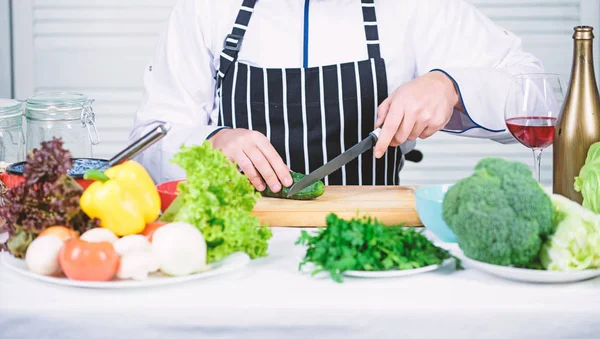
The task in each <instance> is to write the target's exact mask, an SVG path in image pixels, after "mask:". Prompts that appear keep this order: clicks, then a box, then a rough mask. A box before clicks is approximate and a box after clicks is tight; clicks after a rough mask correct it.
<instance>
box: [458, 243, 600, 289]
mask: <svg viewBox="0 0 600 339" xmlns="http://www.w3.org/2000/svg"><path fill="white" fill-rule="evenodd" d="M459 252H460V253H456V256H457V257H459V258H460V259H461V260H462V261H463V263H464V264H466V265H468V266H470V267H472V268H474V269H476V270H479V271H482V272H485V273H488V274H491V275H494V276H497V277H500V278H504V279H509V280H516V281H524V282H530V283H572V282H578V281H583V280H588V279H592V278H596V277H600V269H593V270H584V271H570V272H557V271H544V270H532V269H527V268H516V267H509V266H499V265H493V264H488V263H484V262H481V261H478V260H474V259H471V258H468V257H467V256H465V255H464V254H463V253H462V251H459Z"/></svg>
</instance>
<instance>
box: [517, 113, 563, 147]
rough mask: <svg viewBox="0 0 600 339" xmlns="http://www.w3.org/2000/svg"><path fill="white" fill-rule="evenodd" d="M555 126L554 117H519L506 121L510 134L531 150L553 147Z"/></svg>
mask: <svg viewBox="0 0 600 339" xmlns="http://www.w3.org/2000/svg"><path fill="white" fill-rule="evenodd" d="M555 124H556V118H554V117H517V118H510V119H508V120H506V126H508V130H509V131H510V133H512V135H513V136H514V137H515V138H516V139H517V140H519V142H520V143H522V144H523V145H525V146H527V147H529V148H545V147H548V146H550V145H552V141H553V140H554V125H555Z"/></svg>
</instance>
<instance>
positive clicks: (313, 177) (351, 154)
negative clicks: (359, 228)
mask: <svg viewBox="0 0 600 339" xmlns="http://www.w3.org/2000/svg"><path fill="white" fill-rule="evenodd" d="M380 132H381V128H378V129H376V130H374V131H373V132H371V133H369V136H368V137H366V138H365V139H363V140H362V141H361V142H359V143H358V144H356V145H354V146H352V147H351V148H350V149H348V150H347V151H346V152H344V153H342V154H340V155H338V156H337V157H335V158H334V159H333V160H331V161H329V162H327V163H326V164H325V165H323V166H321V167H319V168H318V169H316V170H314V171H313V172H312V173H310V174H309V175H307V176H305V177H304V178H302V179H300V180H299V181H298V182H297V183H295V184H293V185H292V187H291V188H290V191H289V192H288V194H287V197H288V198H289V197H291V196H292V195H294V194H296V193H298V192H300V191H302V190H303V189H305V188H306V187H308V186H310V185H312V184H314V183H315V182H317V181H318V180H321V179H323V178H325V177H326V176H327V175H329V174H331V173H333V172H334V171H336V170H337V169H339V168H341V167H342V166H344V165H346V164H347V163H349V162H350V161H352V160H354V159H356V157H358V156H359V155H361V154H363V153H365V152H366V151H368V150H370V149H371V148H373V147H374V146H375V144H376V143H377V139H378V138H379V133H380Z"/></svg>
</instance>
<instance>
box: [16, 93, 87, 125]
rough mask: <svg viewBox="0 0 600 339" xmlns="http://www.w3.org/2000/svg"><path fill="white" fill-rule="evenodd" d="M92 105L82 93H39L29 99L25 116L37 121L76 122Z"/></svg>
mask: <svg viewBox="0 0 600 339" xmlns="http://www.w3.org/2000/svg"><path fill="white" fill-rule="evenodd" d="M90 104H91V101H90V99H89V98H88V97H87V96H86V95H84V94H80V93H67V92H47V93H39V94H36V95H35V96H32V97H30V98H29V99H27V102H26V106H25V107H26V111H25V115H26V116H27V118H30V119H36V120H63V119H67V120H75V119H79V118H80V116H81V112H82V111H83V110H84V109H85V108H86V107H87V106H90Z"/></svg>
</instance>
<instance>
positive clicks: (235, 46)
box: [217, 0, 256, 85]
mask: <svg viewBox="0 0 600 339" xmlns="http://www.w3.org/2000/svg"><path fill="white" fill-rule="evenodd" d="M255 4H256V0H244V2H243V3H242V5H241V6H240V10H239V12H238V15H237V18H236V19H235V23H234V24H233V28H232V29H231V34H228V35H227V36H226V37H225V42H224V43H223V51H222V52H221V61H220V66H219V73H218V74H217V78H218V81H219V85H220V83H221V81H222V80H223V78H225V74H227V72H228V71H229V68H230V67H231V65H233V64H234V63H235V62H236V60H237V57H238V53H239V52H240V49H241V47H242V41H243V40H244V34H246V30H247V29H248V24H249V23H250V18H251V17H252V13H253V12H254V5H255Z"/></svg>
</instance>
